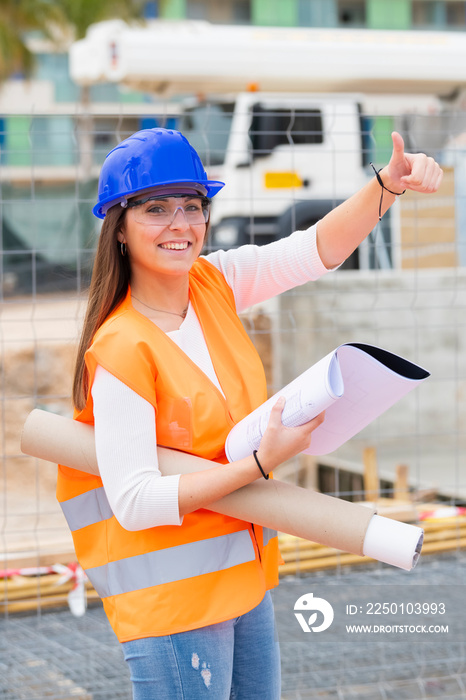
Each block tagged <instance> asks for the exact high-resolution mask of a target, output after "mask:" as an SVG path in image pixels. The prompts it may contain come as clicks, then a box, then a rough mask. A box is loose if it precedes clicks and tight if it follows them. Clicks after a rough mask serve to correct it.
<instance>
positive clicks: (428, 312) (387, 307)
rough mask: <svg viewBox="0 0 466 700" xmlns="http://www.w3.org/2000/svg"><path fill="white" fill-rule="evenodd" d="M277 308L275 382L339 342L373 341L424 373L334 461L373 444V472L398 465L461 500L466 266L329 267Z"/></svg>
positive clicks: (356, 455) (357, 460)
mask: <svg viewBox="0 0 466 700" xmlns="http://www.w3.org/2000/svg"><path fill="white" fill-rule="evenodd" d="M278 304H279V308H277V309H276V310H275V314H276V315H274V318H275V326H276V327H277V329H278V331H276V336H277V337H278V338H279V343H278V344H277V347H276V352H277V360H276V370H277V371H276V374H275V378H274V384H276V385H277V386H278V385H280V384H281V383H285V382H288V381H290V380H291V379H292V378H293V377H294V376H296V375H297V374H298V373H300V372H302V371H303V370H304V369H306V368H307V367H308V366H309V365H311V364H312V363H313V362H315V361H316V360H318V359H320V357H322V356H323V355H325V354H327V353H328V352H330V351H331V350H332V349H333V348H335V347H337V346H338V345H339V344H341V343H344V342H351V341H359V342H365V343H372V344H375V345H378V346H381V347H383V348H385V349H387V350H390V351H392V352H394V353H397V354H399V355H402V356H404V357H406V358H407V359H409V360H411V361H413V362H417V363H418V364H420V365H422V366H423V367H425V368H426V369H427V370H429V371H430V372H431V375H432V376H431V377H430V378H429V379H428V380H427V381H426V382H424V383H423V384H422V385H421V386H419V387H418V388H417V389H415V390H414V391H413V392H412V393H411V394H409V395H408V396H407V397H405V398H404V399H403V400H402V401H401V402H399V403H398V404H397V405H396V406H394V407H393V408H391V409H390V410H389V411H387V412H386V413H385V414H384V415H383V416H382V417H381V418H379V419H378V420H377V421H375V422H374V423H373V424H372V425H371V426H368V427H367V428H366V429H365V430H364V431H363V432H362V433H361V434H360V435H359V436H358V437H357V438H354V439H353V440H352V441H351V442H350V443H349V444H347V445H346V446H344V447H342V448H340V449H339V450H337V452H335V453H334V455H333V456H332V457H333V458H338V459H343V460H350V461H351V462H353V463H354V465H355V468H360V465H361V454H362V450H363V448H364V447H365V446H368V445H373V446H375V447H376V448H377V453H378V461H379V468H380V475H381V476H383V477H386V478H392V477H393V475H394V471H395V467H396V464H397V463H406V464H408V466H409V469H410V481H411V483H412V485H414V486H416V487H429V488H430V487H435V488H438V489H439V490H440V491H442V492H443V493H446V494H448V495H452V496H457V495H461V496H462V497H465V498H466V468H465V466H464V464H463V462H464V459H465V457H466V446H465V437H464V434H465V428H466V354H465V350H466V347H465V346H466V333H465V323H466V315H465V307H466V270H461V269H458V268H457V269H450V270H448V269H442V270H440V269H430V270H416V271H400V272H393V271H374V272H362V271H357V272H352V271H337V272H335V273H332V274H329V275H327V276H326V277H325V278H323V279H321V280H319V281H317V282H314V283H309V284H307V285H304V286H302V287H300V288H298V289H296V290H294V291H292V292H289V293H287V294H285V295H283V296H282V297H281V298H280V300H279V302H278Z"/></svg>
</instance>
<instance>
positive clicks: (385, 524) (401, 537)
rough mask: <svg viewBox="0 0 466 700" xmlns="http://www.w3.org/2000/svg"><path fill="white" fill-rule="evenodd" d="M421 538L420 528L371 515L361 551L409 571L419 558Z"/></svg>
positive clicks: (367, 555) (422, 537)
mask: <svg viewBox="0 0 466 700" xmlns="http://www.w3.org/2000/svg"><path fill="white" fill-rule="evenodd" d="M423 540H424V530H422V528H420V527H416V526H415V525H408V524H407V523H400V522H399V521H398V520H390V518H383V517H381V516H380V515H373V516H372V518H371V521H370V522H369V525H368V528H367V530H366V535H365V537H364V544H363V550H362V551H363V554H364V555H365V556H366V557H371V558H372V559H377V560H378V561H381V562H384V563H385V564H391V565H392V566H398V567H399V568H400V569H405V570H406V571H411V569H413V568H414V567H415V566H416V564H417V560H418V559H419V555H420V553H421V548H422V542H423Z"/></svg>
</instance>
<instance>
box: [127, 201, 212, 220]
mask: <svg viewBox="0 0 466 700" xmlns="http://www.w3.org/2000/svg"><path fill="white" fill-rule="evenodd" d="M180 200H184V201H180ZM127 207H128V208H129V209H134V215H133V216H134V220H135V221H137V222H138V223H139V224H142V225H144V226H170V225H171V224H172V223H173V221H174V219H175V216H176V215H177V213H178V211H181V212H182V214H183V215H184V217H185V219H186V221H187V223H188V224H190V225H193V226H195V225H197V224H205V223H207V221H208V219H209V211H210V199H208V198H207V197H192V196H191V195H190V196H189V197H187V196H186V195H175V196H170V197H157V196H152V197H147V198H145V199H138V200H133V201H130V202H128V204H127Z"/></svg>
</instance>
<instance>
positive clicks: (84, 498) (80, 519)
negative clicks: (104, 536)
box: [60, 486, 113, 532]
mask: <svg viewBox="0 0 466 700" xmlns="http://www.w3.org/2000/svg"><path fill="white" fill-rule="evenodd" d="M60 505H61V507H62V510H63V513H64V516H65V518H66V522H67V523H68V527H69V528H70V530H71V532H74V531H75V530H80V529H81V528H82V527H87V526H88V525H94V524H95V523H99V522H101V521H102V520H108V519H109V518H111V517H112V516H113V511H112V509H111V508H110V504H109V502H108V500H107V495H106V493H105V491H104V489H103V487H102V486H101V487H100V488H96V489H92V490H91V491H86V492H85V493H82V494H81V495H80V496H75V497H74V498H70V499H68V500H67V501H62V502H61V503H60Z"/></svg>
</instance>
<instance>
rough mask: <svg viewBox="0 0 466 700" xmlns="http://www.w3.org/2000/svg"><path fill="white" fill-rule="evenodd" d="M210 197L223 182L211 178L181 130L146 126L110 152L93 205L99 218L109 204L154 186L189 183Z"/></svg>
mask: <svg viewBox="0 0 466 700" xmlns="http://www.w3.org/2000/svg"><path fill="white" fill-rule="evenodd" d="M189 183H191V184H192V186H193V187H195V186H196V184H197V185H199V192H202V193H205V192H207V194H206V196H207V197H209V198H211V197H213V196H215V195H216V194H217V192H219V191H220V190H221V189H222V187H223V186H224V183H223V182H219V181H216V180H209V179H208V177H207V173H206V171H205V169H204V166H203V165H202V162H201V159H200V158H199V156H198V154H197V152H196V151H195V150H194V148H193V147H192V146H191V144H190V143H189V141H188V140H187V139H186V138H185V137H184V136H183V134H181V133H180V132H179V131H175V130H174V129H163V128H155V129H143V130H142V131H137V132H136V133H135V134H132V135H131V136H129V137H128V138H127V139H125V140H124V141H122V142H121V143H120V144H118V146H116V147H115V148H113V149H112V150H111V151H110V152H109V153H108V155H107V157H106V159H105V161H104V164H103V166H102V169H101V172H100V178H99V190H98V202H97V204H96V205H95V207H94V208H93V212H94V214H95V216H97V217H98V218H100V219H103V218H104V217H105V214H106V212H107V210H108V209H110V207H112V206H114V205H115V204H118V203H121V204H122V205H123V206H125V204H126V202H127V199H128V197H131V196H132V195H134V194H136V193H138V192H141V191H143V190H148V189H151V188H155V187H159V186H166V185H171V184H172V185H177V184H185V185H186V184H189Z"/></svg>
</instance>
